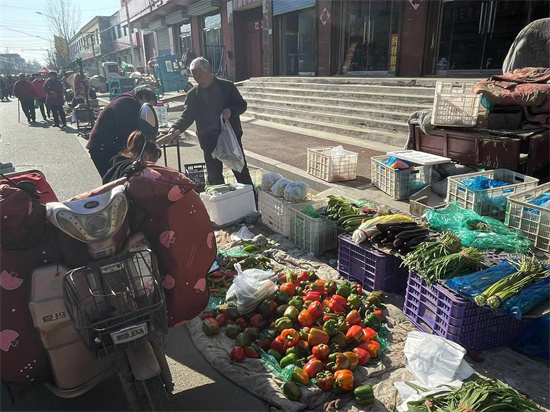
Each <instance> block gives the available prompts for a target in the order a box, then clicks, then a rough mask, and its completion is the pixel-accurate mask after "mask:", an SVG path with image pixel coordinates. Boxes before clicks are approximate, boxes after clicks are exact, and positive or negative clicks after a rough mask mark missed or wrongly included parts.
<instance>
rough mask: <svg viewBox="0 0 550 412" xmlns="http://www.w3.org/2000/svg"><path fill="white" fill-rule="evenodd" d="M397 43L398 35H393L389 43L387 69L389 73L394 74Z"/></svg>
mask: <svg viewBox="0 0 550 412" xmlns="http://www.w3.org/2000/svg"><path fill="white" fill-rule="evenodd" d="M398 43H399V35H398V34H397V33H393V34H392V35H391V41H390V64H389V67H388V71H389V72H393V73H395V72H396V71H397V45H398Z"/></svg>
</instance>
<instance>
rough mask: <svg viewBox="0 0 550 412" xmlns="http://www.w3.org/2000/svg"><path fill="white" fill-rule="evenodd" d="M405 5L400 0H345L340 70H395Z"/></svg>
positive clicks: (383, 72)
mask: <svg viewBox="0 0 550 412" xmlns="http://www.w3.org/2000/svg"><path fill="white" fill-rule="evenodd" d="M401 6H402V4H401V2H400V1H398V0H385V1H383V0H362V1H360V0H343V1H342V3H341V7H342V22H341V26H340V30H341V34H340V38H341V39H342V44H341V45H340V48H339V56H340V70H339V72H340V73H342V74H344V75H368V74H380V75H386V74H388V73H391V74H395V71H396V69H397V45H398V42H399V33H398V31H399V18H400V14H401Z"/></svg>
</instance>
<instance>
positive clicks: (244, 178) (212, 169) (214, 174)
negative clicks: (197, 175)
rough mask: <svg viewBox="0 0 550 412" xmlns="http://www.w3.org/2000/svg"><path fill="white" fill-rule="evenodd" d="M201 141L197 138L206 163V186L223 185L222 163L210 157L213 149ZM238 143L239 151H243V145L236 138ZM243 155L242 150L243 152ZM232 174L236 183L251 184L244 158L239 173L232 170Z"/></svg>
mask: <svg viewBox="0 0 550 412" xmlns="http://www.w3.org/2000/svg"><path fill="white" fill-rule="evenodd" d="M200 140H201V139H200V138H199V142H200V143H201V148H202V151H203V153H204V163H206V173H207V174H208V182H207V183H208V185H222V184H224V183H225V180H224V178H223V163H222V162H220V161H219V160H218V159H214V158H213V157H212V152H213V151H214V148H215V146H214V148H212V147H211V146H212V145H211V144H208V143H206V142H201V141H200ZM237 140H238V141H239V146H240V147H241V150H243V144H242V143H241V139H239V138H237ZM209 146H210V147H209ZM243 154H244V150H243ZM233 174H234V175H235V179H237V182H239V183H242V184H244V185H251V184H252V178H251V177H250V171H249V170H248V164H247V163H246V158H245V159H244V167H243V170H242V171H241V172H236V171H235V170H233Z"/></svg>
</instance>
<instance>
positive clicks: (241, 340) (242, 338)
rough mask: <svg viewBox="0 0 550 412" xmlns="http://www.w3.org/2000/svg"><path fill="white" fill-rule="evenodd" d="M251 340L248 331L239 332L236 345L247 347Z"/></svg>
mask: <svg viewBox="0 0 550 412" xmlns="http://www.w3.org/2000/svg"><path fill="white" fill-rule="evenodd" d="M251 342H252V339H250V335H249V334H247V333H239V334H238V335H237V337H236V338H235V346H240V347H241V348H246V347H247V346H248V345H250V343H251Z"/></svg>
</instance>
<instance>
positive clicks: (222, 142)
mask: <svg viewBox="0 0 550 412" xmlns="http://www.w3.org/2000/svg"><path fill="white" fill-rule="evenodd" d="M220 121H221V124H222V131H221V133H220V137H219V139H218V144H217V145H216V148H215V149H214V151H213V152H212V157H213V158H214V159H218V160H219V161H220V162H222V163H223V164H224V165H226V166H227V167H229V168H230V169H232V170H234V171H236V172H239V173H240V172H242V170H243V167H244V153H243V151H242V149H241V147H240V146H239V141H238V140H237V136H236V135H235V132H234V131H233V128H232V127H231V124H230V123H229V121H227V120H224V119H223V117H220Z"/></svg>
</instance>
